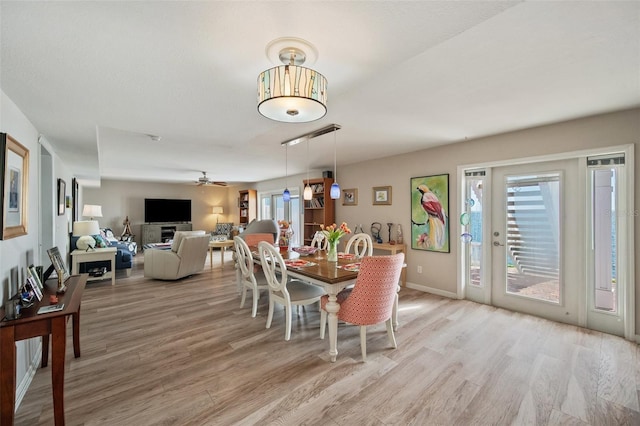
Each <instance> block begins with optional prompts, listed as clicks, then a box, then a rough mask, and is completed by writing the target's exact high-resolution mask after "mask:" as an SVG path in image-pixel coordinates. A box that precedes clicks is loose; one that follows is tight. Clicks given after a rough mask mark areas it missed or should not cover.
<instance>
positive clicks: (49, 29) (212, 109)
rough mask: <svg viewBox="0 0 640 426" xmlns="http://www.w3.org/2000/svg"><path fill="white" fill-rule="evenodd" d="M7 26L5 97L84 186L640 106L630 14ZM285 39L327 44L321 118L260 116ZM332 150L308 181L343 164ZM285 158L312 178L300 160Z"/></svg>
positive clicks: (367, 7)
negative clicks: (330, 128)
mask: <svg viewBox="0 0 640 426" xmlns="http://www.w3.org/2000/svg"><path fill="white" fill-rule="evenodd" d="M0 24H1V29H0V37H1V38H0V41H1V56H0V60H1V62H0V66H1V68H0V84H1V88H2V90H3V91H4V92H5V94H6V95H7V96H9V98H11V99H12V100H13V102H15V103H16V105H17V106H18V108H20V109H21V110H22V111H23V113H24V114H25V115H26V116H27V117H28V118H29V119H30V120H31V122H32V123H33V124H34V126H35V127H36V128H37V129H38V130H39V131H40V132H41V133H42V134H43V135H44V136H45V138H46V139H47V140H48V141H49V142H50V143H51V144H52V145H53V146H54V147H55V148H56V150H57V151H58V152H60V155H61V157H62V158H64V160H65V162H68V163H69V164H70V167H71V168H72V171H73V173H74V174H76V175H77V176H79V177H81V178H84V179H94V180H96V179H99V178H117V179H129V180H147V181H165V182H185V183H191V182H193V181H194V180H196V179H197V178H198V177H199V176H200V175H201V174H200V171H202V170H204V171H207V172H208V176H209V177H210V178H211V179H212V180H216V181H229V182H254V181H260V180H265V179H270V178H275V177H281V176H284V173H285V170H284V162H283V159H284V148H282V147H281V146H280V143H281V142H282V141H284V140H287V139H291V138H293V137H296V136H299V135H301V134H303V133H305V132H307V131H310V130H314V129H317V128H320V127H323V126H325V125H327V124H329V123H337V124H340V125H341V126H342V130H340V131H339V132H337V134H336V137H337V144H338V148H339V150H340V151H339V160H338V165H339V166H343V165H346V164H350V163H354V162H358V161H362V160H367V159H373V158H380V157H386V156H390V155H394V154H399V153H406V152H411V151H416V150H421V149H424V148H428V147H430V146H435V145H442V144H446V143H453V142H458V141H461V140H465V139H473V138H477V137H481V136H486V135H491V134H496V133H503V132H507V131H511V130H517V129H523V128H528V127H533V126H538V125H543V124H547V123H552V122H558V121H564V120H568V119H573V118H577V117H582V116H587V115H593V114H599V113H604V112H610V111H615V110H621V109H627V108H631V107H636V106H640V2H637V1H630V2H612V1H604V2H597V1H596V2H592V1H588V2H585V1H571V2H569V1H556V2H503V1H499V2H498V1H495V2H491V1H477V2H457V1H456V2H452V1H423V2H419V1H409V2H400V1H386V2H385V1H376V2H373V1H371V2H370V1H365V2H346V1H329V2H315V1H305V2H302V1H299V2H275V1H265V2H245V1H228V2H218V1H216V2H214V1H211V2H165V1H162V2H151V1H144V2H133V1H131V2H94V1H85V2H62V1H61V2H57V1H46V2H35V1H34V2H26V1H15V2H13V1H4V0H2V1H0ZM286 36H290V37H299V38H302V39H305V40H307V41H309V42H310V43H312V44H313V45H315V46H316V48H317V51H318V58H317V61H316V63H315V64H313V65H311V66H310V67H311V68H314V69H316V70H317V71H319V72H321V73H322V74H323V75H324V76H325V77H326V78H327V80H328V113H327V115H326V116H325V117H324V118H322V119H321V120H318V121H316V122H312V123H305V124H284V123H278V122H274V121H270V120H268V119H266V118H264V117H262V116H260V115H259V114H258V112H257V105H256V92H257V89H256V82H257V77H258V74H259V73H260V72H261V71H263V70H265V69H267V68H271V67H272V66H274V65H275V64H273V63H272V62H270V61H269V60H268V58H267V57H266V54H265V49H266V47H267V44H268V43H269V42H270V41H272V40H274V39H276V38H279V37H286ZM305 65H306V66H309V64H305ZM147 135H159V136H161V137H162V139H161V140H160V141H159V142H156V141H152V140H151V138H149V137H148V136H147ZM333 137H334V136H333V134H329V135H325V136H322V137H320V138H317V139H314V140H312V141H311V143H310V144H309V150H310V158H311V165H310V167H311V169H315V170H325V169H332V168H333V142H334V140H333ZM288 156H289V166H288V172H289V173H290V174H296V173H304V172H305V170H306V158H307V151H306V147H305V146H304V145H302V146H301V145H298V146H295V147H291V148H289V152H288Z"/></svg>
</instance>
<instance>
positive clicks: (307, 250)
mask: <svg viewBox="0 0 640 426" xmlns="http://www.w3.org/2000/svg"><path fill="white" fill-rule="evenodd" d="M317 250H318V248H317V247H311V246H302V247H294V248H293V251H295V252H296V253H298V254H299V255H300V256H309V255H310V254H313V253H315V252H316V251H317Z"/></svg>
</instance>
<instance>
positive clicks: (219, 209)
mask: <svg viewBox="0 0 640 426" xmlns="http://www.w3.org/2000/svg"><path fill="white" fill-rule="evenodd" d="M211 213H213V214H215V215H216V225H217V224H218V220H219V219H220V215H221V214H222V213H224V211H223V210H222V207H221V206H213V209H212V210H211Z"/></svg>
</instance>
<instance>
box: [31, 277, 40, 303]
mask: <svg viewBox="0 0 640 426" xmlns="http://www.w3.org/2000/svg"><path fill="white" fill-rule="evenodd" d="M27 282H28V283H29V287H31V290H32V291H33V293H34V294H35V295H36V297H37V298H38V300H42V289H41V288H40V287H39V286H38V284H37V283H36V281H35V279H34V278H33V277H28V278H27Z"/></svg>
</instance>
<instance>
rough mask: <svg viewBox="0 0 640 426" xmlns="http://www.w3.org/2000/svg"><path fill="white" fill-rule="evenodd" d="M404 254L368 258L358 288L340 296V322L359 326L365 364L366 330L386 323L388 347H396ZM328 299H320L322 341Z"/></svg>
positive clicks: (339, 294) (360, 274) (361, 272)
mask: <svg viewBox="0 0 640 426" xmlns="http://www.w3.org/2000/svg"><path fill="white" fill-rule="evenodd" d="M403 264H404V253H398V254H395V255H391V256H366V257H364V258H363V259H362V261H361V263H360V271H359V272H358V278H357V279H356V284H355V285H354V286H353V288H352V289H345V290H343V291H341V292H340V293H338V303H339V304H340V310H339V311H338V320H340V321H344V322H347V323H350V324H354V325H359V326H360V347H361V349H362V360H363V361H366V359H367V326H368V325H374V324H378V323H380V322H385V323H386V326H387V334H388V336H389V343H390V344H391V346H392V347H393V348H396V347H397V344H396V338H395V336H394V334H393V319H392V317H393V311H394V304H395V301H396V297H397V293H396V291H397V288H398V280H399V279H400V272H401V271H402V267H403ZM328 300H329V297H328V296H327V295H325V296H322V298H321V299H320V309H321V310H320V338H321V339H324V332H325V327H326V323H327V311H326V310H325V306H326V304H327V301H328Z"/></svg>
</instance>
